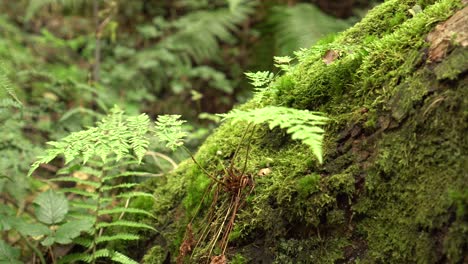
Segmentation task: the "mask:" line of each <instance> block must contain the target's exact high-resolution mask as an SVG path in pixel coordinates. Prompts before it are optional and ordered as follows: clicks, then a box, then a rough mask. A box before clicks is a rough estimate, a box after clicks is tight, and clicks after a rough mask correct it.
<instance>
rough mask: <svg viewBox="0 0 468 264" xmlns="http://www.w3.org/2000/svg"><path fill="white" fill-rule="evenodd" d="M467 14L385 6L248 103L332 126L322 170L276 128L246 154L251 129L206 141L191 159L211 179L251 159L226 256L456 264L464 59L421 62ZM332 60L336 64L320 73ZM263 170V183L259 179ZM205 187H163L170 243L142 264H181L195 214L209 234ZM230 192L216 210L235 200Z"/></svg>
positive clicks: (461, 244)
mask: <svg viewBox="0 0 468 264" xmlns="http://www.w3.org/2000/svg"><path fill="white" fill-rule="evenodd" d="M415 4H418V5H420V6H421V7H422V12H420V13H418V14H416V15H414V16H413V15H412V14H411V13H410V12H409V9H410V8H412V7H413V6H414V5H415ZM459 7H460V3H459V2H457V1H452V0H442V1H416V0H414V1H409V0H408V1H387V2H385V3H384V4H382V5H380V6H379V7H378V8H376V9H375V10H373V11H372V12H370V13H369V15H368V16H367V18H366V19H364V20H363V21H362V22H361V23H359V24H357V25H356V26H355V27H353V28H352V29H350V30H348V31H346V32H344V33H343V34H342V35H340V36H338V37H337V38H336V39H335V40H334V41H332V42H326V43H322V44H318V45H317V46H315V47H313V48H311V49H310V50H309V51H307V52H305V53H304V54H303V55H302V56H300V58H299V61H300V63H299V64H298V65H296V66H295V67H293V69H292V70H291V71H290V72H288V73H287V74H285V75H284V76H282V77H280V78H279V79H278V80H276V81H275V82H274V83H273V84H272V85H271V87H270V88H269V90H268V91H266V92H265V93H264V94H263V97H262V98H259V97H257V98H254V99H253V100H252V101H250V102H249V103H247V104H245V105H243V106H241V108H244V109H245V108H253V107H258V106H259V105H260V106H264V105H267V104H273V105H287V106H291V107H296V108H301V109H313V110H320V111H323V112H326V113H327V114H328V115H329V116H330V117H331V118H332V119H333V121H332V122H331V123H330V124H329V126H328V128H327V132H328V134H327V138H326V142H325V146H326V147H325V153H326V156H325V164H324V165H323V166H321V165H319V164H318V163H317V162H316V160H315V159H314V157H313V154H312V153H311V152H310V150H309V149H308V148H307V147H306V146H303V145H300V144H298V143H297V142H294V141H292V140H290V139H289V138H288V136H287V135H286V134H285V133H284V131H281V130H273V131H270V130H268V129H267V128H265V127H257V130H256V132H255V133H254V134H253V136H252V144H251V149H250V152H249V155H248V156H247V155H246V154H247V153H246V149H247V148H246V146H247V142H246V141H244V142H240V139H241V138H242V135H243V134H244V133H245V129H246V125H245V124H240V123H237V124H236V125H230V124H224V125H222V126H221V127H220V128H219V129H218V130H217V132H216V133H214V134H213V135H212V136H211V137H210V138H209V139H208V140H207V141H206V142H205V144H204V145H203V146H202V147H201V148H200V150H199V152H198V153H197V155H196V158H197V160H198V161H199V162H200V164H201V165H202V166H203V167H204V168H206V169H207V170H208V171H209V172H210V173H211V174H212V175H214V176H216V177H221V176H222V175H223V173H224V172H223V171H224V170H223V167H226V166H229V164H230V161H231V160H232V159H234V164H235V166H236V167H238V168H241V167H242V166H243V162H244V161H245V159H246V157H247V160H248V163H247V167H246V168H247V169H246V175H248V176H249V177H251V178H253V180H254V182H255V189H254V191H253V192H252V194H250V196H249V197H248V198H247V199H246V201H245V205H244V206H243V207H242V208H241V210H239V211H238V214H237V216H236V221H235V226H234V230H233V232H232V233H231V235H230V237H229V241H230V242H229V248H228V250H227V257H228V259H231V260H235V263H257V262H262V261H265V262H266V263H272V262H276V263H343V262H359V263H380V262H382V263H437V262H449V263H457V262H462V261H463V258H466V252H467V244H466V242H465V239H464V237H466V236H467V235H468V233H467V231H468V227H467V226H468V225H467V219H466V214H467V213H466V212H467V210H468V209H466V206H467V200H466V194H465V191H464V190H466V188H467V184H468V179H467V174H466V171H467V169H468V168H467V167H466V165H465V164H468V161H467V157H466V153H468V150H467V142H466V136H465V133H466V131H467V130H468V128H467V124H468V122H467V121H468V113H467V112H466V109H468V104H467V100H468V99H466V98H468V95H467V91H466V82H467V80H466V74H465V72H466V64H464V63H462V62H463V61H465V60H464V59H465V57H466V49H463V48H461V47H460V48H457V49H454V50H453V51H451V52H450V53H449V54H447V58H446V60H443V61H442V62H441V63H435V64H434V63H430V64H428V63H426V60H425V56H426V50H427V46H428V44H427V43H426V42H425V36H426V35H427V33H428V32H429V31H431V30H432V29H433V28H434V27H435V25H436V24H437V22H441V21H444V20H446V19H447V18H448V17H450V15H452V14H453V13H454V12H456V10H457V8H459ZM329 50H333V51H335V52H336V53H337V54H339V56H338V58H337V59H336V60H334V61H333V62H331V63H329V64H325V63H324V62H323V61H322V57H323V56H324V54H325V53H326V52H327V51H329ZM463 65H465V66H463ZM239 143H241V146H240V151H239V153H238V154H237V155H236V156H235V157H234V153H235V150H236V148H237V146H238V145H239ZM264 169H268V173H267V174H262V173H259V172H261V171H262V170H264ZM209 185H210V180H209V179H208V177H207V176H206V175H204V174H203V173H202V171H201V170H200V169H199V168H197V167H196V166H195V165H194V164H193V163H191V162H186V163H184V164H183V165H182V166H181V167H180V168H179V169H178V170H177V171H176V172H175V173H174V174H173V175H170V176H169V177H168V178H167V182H162V183H159V184H158V185H156V186H155V188H156V189H155V193H156V196H157V199H159V200H160V203H158V204H157V205H156V207H155V209H154V212H155V214H156V215H157V217H158V221H157V223H156V227H157V228H159V229H160V230H161V234H160V235H159V236H158V238H157V239H156V241H155V243H154V245H155V247H154V249H153V250H151V251H149V252H148V254H147V256H146V258H145V261H146V262H145V263H162V261H164V260H165V259H166V258H169V259H171V260H172V261H174V260H175V258H176V256H177V254H178V247H179V246H180V244H181V243H182V240H183V235H184V232H185V228H186V225H187V223H188V222H189V221H190V220H191V219H192V217H194V216H195V218H194V221H193V228H194V230H202V229H203V228H205V227H208V228H209V226H210V224H212V223H206V221H205V220H204V216H205V214H206V213H207V212H209V210H208V208H209V207H210V206H211V202H210V201H211V199H212V196H210V195H207V196H205V197H206V199H205V200H204V202H203V203H202V202H201V200H202V197H204V192H205V190H206V188H207V187H208V186H209ZM223 195H224V196H222V197H221V199H220V200H219V201H220V202H219V203H218V204H215V205H213V206H214V208H221V207H222V206H221V202H222V199H228V197H230V196H229V195H228V194H223ZM223 197H224V198H223ZM181 201H182V202H181ZM199 206H200V208H201V209H200V210H198V207H199ZM212 209H213V207H212ZM208 244H209V243H207V241H202V243H201V244H200V245H199V246H198V248H197V249H195V255H196V256H198V257H196V258H195V259H191V260H188V261H187V262H192V263H194V262H197V261H198V260H200V259H203V257H206V254H207V252H208V251H209V249H208ZM219 252H220V251H219V250H218V249H216V248H215V249H214V254H219ZM163 258H164V259H163ZM197 258H198V259H197ZM158 261H160V262H158Z"/></svg>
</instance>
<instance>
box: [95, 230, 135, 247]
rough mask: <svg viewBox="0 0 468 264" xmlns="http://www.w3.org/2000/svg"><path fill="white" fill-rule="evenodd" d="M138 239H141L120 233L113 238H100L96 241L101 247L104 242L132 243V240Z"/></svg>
mask: <svg viewBox="0 0 468 264" xmlns="http://www.w3.org/2000/svg"><path fill="white" fill-rule="evenodd" d="M138 239H140V237H139V236H137V235H134V234H127V233H119V234H116V235H113V236H100V237H98V238H97V239H96V244H97V245H99V244H101V243H104V242H110V241H117V240H125V241H130V240H138Z"/></svg>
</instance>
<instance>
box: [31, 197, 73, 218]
mask: <svg viewBox="0 0 468 264" xmlns="http://www.w3.org/2000/svg"><path fill="white" fill-rule="evenodd" d="M34 203H35V204H37V205H38V206H39V207H38V208H37V209H36V217H37V219H38V220H39V221H41V222H42V223H45V224H48V225H53V224H58V223H60V222H62V221H63V219H64V218H65V215H66V214H67V213H68V201H67V198H65V195H64V194H63V193H56V192H54V191H52V190H48V191H46V192H43V193H41V194H39V195H38V196H37V197H36V199H35V200H34Z"/></svg>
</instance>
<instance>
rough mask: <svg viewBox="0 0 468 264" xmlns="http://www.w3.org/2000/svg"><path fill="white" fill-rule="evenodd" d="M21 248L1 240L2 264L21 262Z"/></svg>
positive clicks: (19, 263)
mask: <svg viewBox="0 0 468 264" xmlns="http://www.w3.org/2000/svg"><path fill="white" fill-rule="evenodd" d="M19 257H20V250H19V249H17V248H13V247H11V246H9V245H8V244H7V243H5V242H4V241H3V240H0V264H21V263H22V262H21V261H19Z"/></svg>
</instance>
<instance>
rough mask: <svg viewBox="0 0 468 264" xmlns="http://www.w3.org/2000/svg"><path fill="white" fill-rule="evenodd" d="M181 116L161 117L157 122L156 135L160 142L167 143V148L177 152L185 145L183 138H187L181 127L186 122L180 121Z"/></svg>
mask: <svg viewBox="0 0 468 264" xmlns="http://www.w3.org/2000/svg"><path fill="white" fill-rule="evenodd" d="M179 118H180V115H160V116H158V120H157V121H156V127H155V130H156V135H157V136H158V138H159V140H161V141H162V142H165V143H166V147H168V148H170V149H172V150H175V149H176V148H177V147H179V146H182V145H183V144H184V142H183V138H184V137H186V136H187V133H186V132H183V131H182V129H181V126H182V124H183V123H185V120H179Z"/></svg>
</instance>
